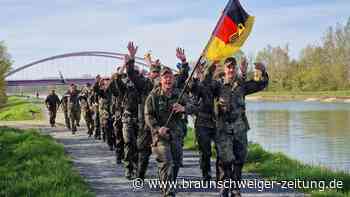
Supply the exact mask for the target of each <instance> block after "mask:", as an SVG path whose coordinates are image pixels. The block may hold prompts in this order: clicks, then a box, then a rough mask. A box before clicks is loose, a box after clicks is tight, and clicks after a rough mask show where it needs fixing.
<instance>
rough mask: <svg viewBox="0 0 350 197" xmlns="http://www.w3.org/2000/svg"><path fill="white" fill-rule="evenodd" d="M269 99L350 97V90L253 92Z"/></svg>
mask: <svg viewBox="0 0 350 197" xmlns="http://www.w3.org/2000/svg"><path fill="white" fill-rule="evenodd" d="M251 96H253V97H254V96H258V97H261V98H262V99H267V100H270V99H271V100H305V99H311V98H315V99H327V98H336V99H350V90H344V91H315V92H293V91H276V92H273V91H264V92H259V93H256V94H253V95H251Z"/></svg>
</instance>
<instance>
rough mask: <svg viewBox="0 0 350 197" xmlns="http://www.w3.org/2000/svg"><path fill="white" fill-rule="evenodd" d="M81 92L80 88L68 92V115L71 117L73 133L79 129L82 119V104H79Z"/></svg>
mask: <svg viewBox="0 0 350 197" xmlns="http://www.w3.org/2000/svg"><path fill="white" fill-rule="evenodd" d="M79 94H80V92H79V91H78V90H76V91H74V92H71V91H69V92H68V94H67V95H68V105H67V106H68V115H69V119H70V124H71V127H72V133H73V134H75V132H76V131H77V123H78V121H79V119H80V117H79V116H80V104H79Z"/></svg>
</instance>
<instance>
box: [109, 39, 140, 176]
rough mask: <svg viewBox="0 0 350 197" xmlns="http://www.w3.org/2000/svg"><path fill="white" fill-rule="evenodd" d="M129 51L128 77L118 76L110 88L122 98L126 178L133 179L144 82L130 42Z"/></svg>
mask: <svg viewBox="0 0 350 197" xmlns="http://www.w3.org/2000/svg"><path fill="white" fill-rule="evenodd" d="M128 50H129V55H126V56H125V66H126V69H127V77H125V78H122V77H121V75H120V74H117V75H116V79H114V80H113V81H112V82H111V84H110V88H111V92H112V93H113V94H115V96H118V95H120V96H121V97H122V102H121V103H122V108H123V114H122V124H123V140H124V166H125V177H126V178H127V179H132V178H134V177H136V173H137V160H138V159H137V132H138V105H139V104H140V100H139V99H140V92H142V85H143V84H142V83H143V82H142V81H141V80H140V76H139V74H138V73H137V71H136V70H135V69H134V64H135V54H136V52H137V47H135V46H134V44H133V43H132V42H129V44H128Z"/></svg>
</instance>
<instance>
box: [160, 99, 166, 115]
mask: <svg viewBox="0 0 350 197" xmlns="http://www.w3.org/2000/svg"><path fill="white" fill-rule="evenodd" d="M158 106H159V112H160V114H166V113H167V111H168V101H167V99H164V98H162V99H159V103H158Z"/></svg>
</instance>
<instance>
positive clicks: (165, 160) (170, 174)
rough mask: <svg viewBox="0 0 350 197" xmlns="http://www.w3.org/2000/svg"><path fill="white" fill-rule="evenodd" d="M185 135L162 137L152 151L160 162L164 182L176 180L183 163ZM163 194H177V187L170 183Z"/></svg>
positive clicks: (161, 176)
mask: <svg viewBox="0 0 350 197" xmlns="http://www.w3.org/2000/svg"><path fill="white" fill-rule="evenodd" d="M170 132H171V131H170ZM182 138H183V136H172V138H171V140H165V139H162V138H161V139H160V140H159V142H158V143H157V144H156V146H153V147H152V152H153V153H154V154H155V156H156V160H157V162H158V175H159V180H160V181H161V182H163V183H167V182H168V183H170V182H171V181H175V180H176V178H177V175H178V173H179V169H180V165H181V156H182V153H183V148H182ZM162 192H163V196H175V189H174V188H173V187H171V186H170V185H167V186H166V187H165V188H162Z"/></svg>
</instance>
